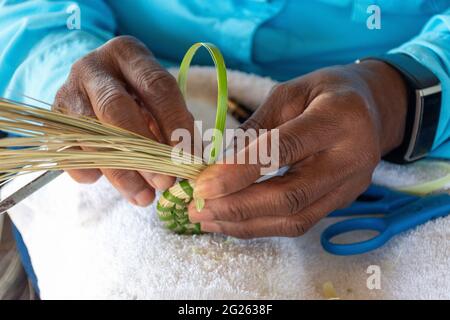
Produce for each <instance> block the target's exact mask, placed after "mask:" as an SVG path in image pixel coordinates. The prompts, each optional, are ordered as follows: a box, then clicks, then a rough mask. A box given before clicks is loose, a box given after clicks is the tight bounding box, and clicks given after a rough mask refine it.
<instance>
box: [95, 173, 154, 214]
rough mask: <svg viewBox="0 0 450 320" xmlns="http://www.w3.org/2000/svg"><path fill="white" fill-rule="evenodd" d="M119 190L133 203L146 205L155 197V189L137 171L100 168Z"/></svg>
mask: <svg viewBox="0 0 450 320" xmlns="http://www.w3.org/2000/svg"><path fill="white" fill-rule="evenodd" d="M102 172H103V174H104V175H105V177H106V178H107V179H108V180H109V182H110V183H111V184H112V185H113V186H114V187H115V188H116V189H117V190H119V192H120V193H121V194H122V195H123V196H124V197H125V198H126V199H128V201H130V202H131V203H132V204H134V205H138V206H141V207H146V206H148V205H149V204H150V203H152V202H153V200H154V199H155V191H154V189H153V188H151V187H150V186H149V185H148V183H147V182H146V181H145V180H144V178H143V177H142V176H141V175H140V174H139V173H138V172H137V171H130V170H116V169H102Z"/></svg>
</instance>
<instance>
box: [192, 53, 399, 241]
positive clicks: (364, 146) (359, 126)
mask: <svg viewBox="0 0 450 320" xmlns="http://www.w3.org/2000/svg"><path fill="white" fill-rule="evenodd" d="M406 97H407V94H406V88H405V84H404V83H403V80H402V78H401V76H400V75H399V74H398V73H397V71H395V70H394V69H392V68H391V67H389V66H388V65H386V64H384V63H382V62H378V61H365V62H363V63H361V64H359V65H356V64H353V65H348V66H339V67H332V68H326V69H322V70H319V71H317V72H314V73H311V74H308V75H305V76H303V77H300V78H298V79H295V80H292V81H289V82H286V83H283V84H281V85H278V86H277V87H276V88H275V89H274V90H273V91H272V92H271V94H270V95H269V97H268V99H267V100H266V101H265V103H264V104H263V105H262V106H260V108H259V109H258V110H257V111H256V113H255V114H254V115H253V116H252V117H251V118H250V119H249V120H248V121H247V122H246V123H244V125H243V129H244V130H245V129H249V128H253V129H256V130H258V129H261V128H266V129H274V128H277V129H278V130H279V156H280V166H286V165H288V166H290V169H289V171H288V172H287V173H286V174H285V175H284V176H282V177H275V178H272V179H270V180H267V181H264V182H261V183H254V182H255V181H256V180H257V179H258V178H259V176H260V168H261V166H260V165H258V164H256V165H255V164H254V165H242V164H216V165H213V166H210V167H208V168H207V169H206V170H205V171H204V172H202V174H201V175H200V177H199V178H198V180H197V181H196V188H195V196H197V197H200V198H203V199H205V207H204V209H203V210H202V211H201V212H197V210H196V209H195V207H194V205H193V204H191V206H190V207H189V216H190V219H191V221H192V222H200V223H201V228H202V230H203V231H207V232H217V233H224V234H227V235H231V236H235V237H238V238H252V237H263V236H299V235H301V234H303V233H304V232H305V231H306V230H308V229H309V228H310V227H311V226H312V225H314V224H315V223H316V222H317V221H318V220H320V219H321V218H323V217H325V216H326V215H327V214H328V213H330V212H331V211H333V210H335V209H338V208H342V207H345V206H347V205H349V204H350V203H351V202H352V201H353V200H354V199H355V198H356V197H357V196H358V195H359V194H360V193H361V192H363V191H364V190H365V188H366V187H367V186H368V185H369V184H370V181H371V177H372V173H373V171H374V169H375V167H376V165H377V164H378V162H379V161H380V157H381V156H382V155H383V154H385V153H387V152H389V151H390V150H392V149H394V148H395V147H396V146H398V145H399V144H400V143H401V141H402V139H403V132H404V127H405V118H406V107H407V106H406V105H407V101H406V100H407V98H406ZM247 148H249V146H247ZM245 151H246V150H244V151H243V152H245Z"/></svg>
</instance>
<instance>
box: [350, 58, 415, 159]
mask: <svg viewBox="0 0 450 320" xmlns="http://www.w3.org/2000/svg"><path fill="white" fill-rule="evenodd" d="M350 68H352V69H353V70H354V71H355V72H356V73H357V75H358V76H359V77H360V78H361V80H362V81H364V83H365V84H366V85H367V88H368V91H369V93H370V96H371V97H370V98H371V101H372V102H373V108H374V109H375V110H374V111H375V113H376V115H377V120H378V127H379V143H380V150H381V152H382V154H383V155H385V154H387V153H388V152H389V151H391V150H393V149H395V148H396V147H398V146H399V145H400V144H401V143H402V141H403V138H404V133H405V125H406V114H407V108H408V90H407V85H406V83H405V81H404V79H403V77H402V75H401V74H400V73H399V72H398V71H397V70H395V69H394V68H392V67H391V66H389V65H388V64H386V63H384V62H382V61H377V60H365V61H363V62H361V63H359V64H353V65H351V66H350Z"/></svg>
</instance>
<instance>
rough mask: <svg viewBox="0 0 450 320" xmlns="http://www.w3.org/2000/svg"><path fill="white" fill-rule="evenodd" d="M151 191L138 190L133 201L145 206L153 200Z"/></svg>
mask: <svg viewBox="0 0 450 320" xmlns="http://www.w3.org/2000/svg"><path fill="white" fill-rule="evenodd" d="M153 197H154V196H153V192H152V190H150V189H144V190H142V191H141V192H139V193H138V194H137V195H136V196H135V197H134V201H136V204H137V205H138V206H141V207H147V206H148V205H149V204H150V203H152V201H153Z"/></svg>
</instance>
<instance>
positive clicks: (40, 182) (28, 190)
mask: <svg viewBox="0 0 450 320" xmlns="http://www.w3.org/2000/svg"><path fill="white" fill-rule="evenodd" d="M63 172H64V171H62V170H55V171H46V172H45V173H43V174H42V175H40V176H39V177H37V178H35V179H34V180H32V181H31V182H29V183H27V184H26V185H25V186H23V187H21V188H20V189H18V190H17V191H15V192H14V193H13V194H11V195H10V196H8V197H6V198H5V199H4V200H2V201H1V202H0V215H2V214H3V213H5V212H7V211H8V210H9V209H11V208H12V207H14V206H15V205H16V204H18V203H19V202H21V201H22V200H24V199H25V198H27V197H28V196H30V195H32V194H33V193H34V192H36V191H37V190H39V189H40V188H42V187H43V186H45V185H46V184H47V183H49V182H50V181H52V180H54V179H55V178H56V177H58V176H59V175H61V173H63Z"/></svg>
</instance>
